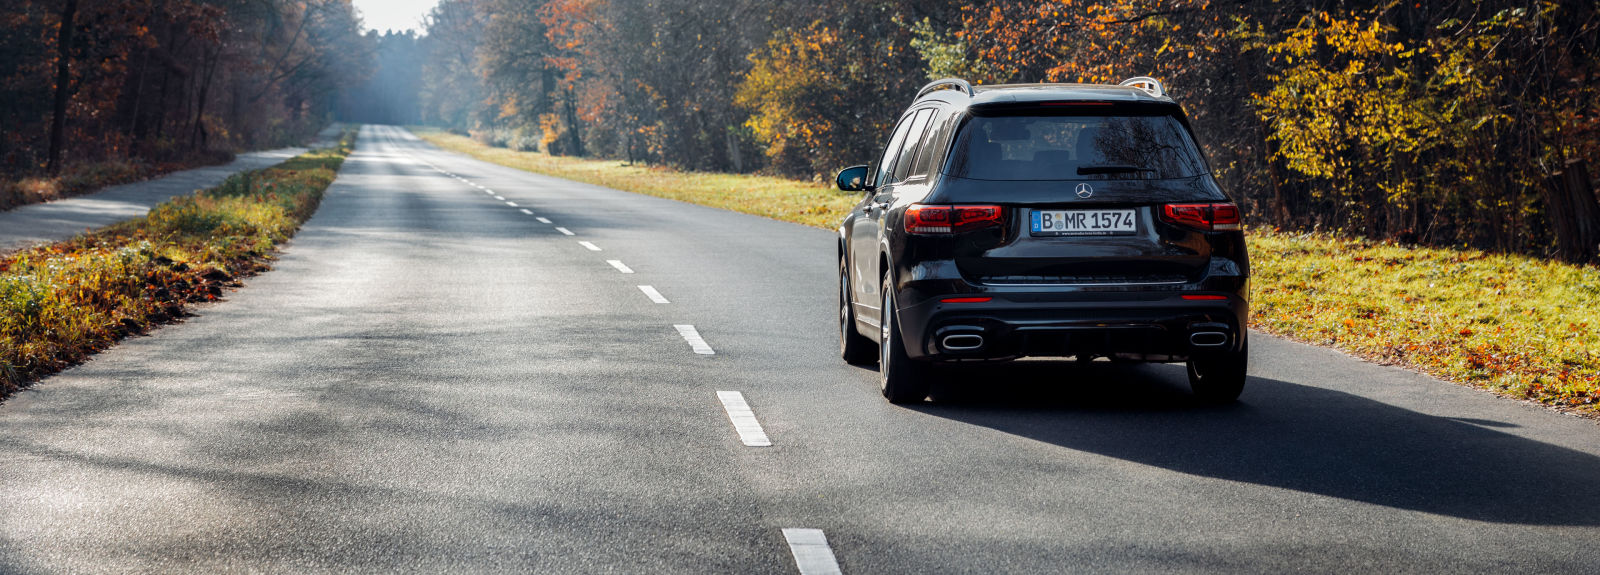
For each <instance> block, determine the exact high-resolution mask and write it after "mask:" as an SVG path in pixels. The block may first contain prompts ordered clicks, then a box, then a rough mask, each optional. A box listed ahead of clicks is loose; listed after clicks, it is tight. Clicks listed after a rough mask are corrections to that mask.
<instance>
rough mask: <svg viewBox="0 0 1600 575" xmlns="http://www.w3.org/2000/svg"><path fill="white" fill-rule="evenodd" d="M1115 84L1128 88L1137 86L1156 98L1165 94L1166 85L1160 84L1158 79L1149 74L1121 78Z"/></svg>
mask: <svg viewBox="0 0 1600 575" xmlns="http://www.w3.org/2000/svg"><path fill="white" fill-rule="evenodd" d="M1117 85H1118V86H1127V87H1129V88H1138V89H1140V90H1144V91H1145V92H1148V93H1149V94H1150V95H1151V96H1155V97H1157V98H1160V97H1162V96H1165V95H1167V88H1166V86H1162V85H1161V82H1160V81H1158V80H1156V79H1155V78H1151V77H1149V76H1134V77H1132V78H1128V79H1126V80H1123V81H1122V82H1121V83H1119V84H1117Z"/></svg>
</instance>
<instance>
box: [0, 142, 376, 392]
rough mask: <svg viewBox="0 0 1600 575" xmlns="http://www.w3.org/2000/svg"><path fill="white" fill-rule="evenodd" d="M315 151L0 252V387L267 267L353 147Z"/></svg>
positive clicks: (49, 369)
mask: <svg viewBox="0 0 1600 575" xmlns="http://www.w3.org/2000/svg"><path fill="white" fill-rule="evenodd" d="M355 134H356V132H355V130H354V129H347V130H346V131H345V133H344V135H343V137H342V138H341V140H340V144H339V145H338V146H337V147H334V148H329V149H323V150H316V151H312V152H308V153H305V154H301V155H299V156H296V157H294V158H291V159H289V160H287V161H285V162H283V163H281V164H278V165H276V166H273V167H271V168H266V169H262V170H253V171H249V172H242V173H240V174H236V175H234V176H232V177H229V178H228V179H227V180H226V181H224V182H223V183H222V184H221V185H219V186H217V187H215V188H211V189H208V190H201V191H199V192H196V193H195V194H193V195H189V196H182V197H177V198H173V199H171V200H169V201H167V202H165V203H162V204H160V205H157V206H156V207H155V208H152V209H151V210H150V212H149V213H148V214H147V215H145V217H142V218H136V219H133V220H129V221H126V222H122V223H119V224H115V225H112V226H108V227H105V228H102V229H100V230H96V231H93V232H90V233H86V234H84V235H81V236H78V237H76V238H74V239H71V240H68V241H65V242H60V243H56V244H52V245H47V246H40V247H37V248H33V249H28V250H24V251H21V252H17V253H15V254H12V255H10V256H7V257H5V258H4V259H0V396H4V395H6V394H9V393H11V392H13V391H15V390H17V389H19V388H20V387H21V386H23V385H25V384H27V383H28V382H31V381H35V380H37V379H38V378H40V377H43V376H46V375H49V374H52V373H55V372H58V371H60V370H62V369H64V368H66V367H68V366H71V365H73V364H75V363H77V362H80V361H82V360H83V359H84V358H86V357H88V356H89V355H90V354H93V353H95V352H98V351H100V350H103V349H105V348H107V347H110V346H111V345H112V344H114V343H116V341H117V340H119V339H121V338H123V337H126V336H128V335H130V334H135V333H142V332H144V331H145V330H147V329H149V328H150V327H151V326H153V325H157V324H160V323H165V322H170V321H172V320H173V319H175V318H177V317H180V316H181V315H183V313H184V312H183V307H184V304H185V303H190V302H201V301H209V300H214V299H216V298H217V297H218V296H220V295H221V294H222V289H223V288H224V287H229V286H235V285H238V284H237V281H236V280H237V278H240V277H243V276H248V275H252V274H255V273H258V272H260V271H262V270H265V269H267V267H268V265H267V262H268V261H269V260H270V259H271V258H272V253H273V248H274V247H275V246H276V245H278V244H279V243H282V242H284V241H285V240H288V239H289V237H290V236H292V235H294V233H295V231H296V230H298V229H299V228H300V224H302V223H304V222H305V221H306V220H307V219H309V218H310V217H311V214H312V213H314V212H316V210H317V205H318V204H319V203H320V202H321V200H322V192H323V190H326V189H327V187H328V185H329V184H332V183H333V179H334V177H336V176H337V175H338V172H339V167H340V166H341V165H342V164H343V163H344V159H345V157H346V156H348V155H349V154H350V152H351V150H353V149H354V145H355Z"/></svg>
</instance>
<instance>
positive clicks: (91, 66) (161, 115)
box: [0, 0, 371, 203]
mask: <svg viewBox="0 0 1600 575" xmlns="http://www.w3.org/2000/svg"><path fill="white" fill-rule="evenodd" d="M62 40H66V41H67V43H66V44H64V45H63V44H62ZM370 52H371V50H370V47H369V46H368V45H367V43H366V42H365V41H364V39H363V38H362V37H361V36H360V35H359V21H358V20H357V19H356V16H355V12H354V10H353V9H352V8H351V6H350V4H349V3H348V1H346V0H253V1H234V0H10V1H7V2H5V3H3V4H0V193H4V195H5V196H6V197H5V198H0V203H18V202H20V201H26V200H31V199H38V198H43V199H49V198H50V197H59V196H63V195H71V194H72V193H76V192H79V191H84V190H85V189H92V188H93V187H95V186H96V185H105V184H108V183H116V182H118V181H126V180H128V179H133V178H137V177H146V176H149V175H152V174H154V173H158V172H160V171H164V170H167V169H171V168H176V167H183V166H187V165H192V164H195V163H203V162H214V161H220V160H222V159H226V158H227V157H228V152H230V151H233V150H241V149H252V148H262V147H277V146H282V145H289V144H295V143H300V142H302V141H303V140H305V139H306V137H307V136H309V135H310V134H312V133H315V132H316V131H317V130H318V129H320V128H321V127H322V126H324V125H326V124H327V122H328V121H329V119H330V117H329V116H330V114H331V113H332V110H333V104H334V102H335V100H336V98H337V96H338V94H339V93H340V92H341V90H343V89H344V88H345V87H347V86H348V85H350V84H351V83H353V82H355V81H358V80H360V78H361V77H362V76H364V75H365V74H366V73H367V71H368V68H369V65H370ZM59 79H65V82H59V81H58V80H59ZM58 103H59V104H60V106H61V109H62V113H61V114H57V113H56V109H55V108H56V106H57V104H58ZM58 118H59V119H60V122H59V123H57V121H56V120H57V119H58ZM30 181H31V182H32V183H29V182H30ZM80 182H81V183H84V184H85V185H79V183H80Z"/></svg>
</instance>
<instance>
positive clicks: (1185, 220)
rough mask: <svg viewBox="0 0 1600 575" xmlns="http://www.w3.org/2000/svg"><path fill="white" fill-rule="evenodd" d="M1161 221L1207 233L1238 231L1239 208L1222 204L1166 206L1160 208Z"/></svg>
mask: <svg viewBox="0 0 1600 575" xmlns="http://www.w3.org/2000/svg"><path fill="white" fill-rule="evenodd" d="M1161 219H1162V220H1165V221H1166V222H1167V223H1169V224H1177V225H1180V226H1184V227H1188V228H1194V229H1197V230H1202V231H1207V232H1226V231H1232V230H1237V229H1239V206H1235V205H1233V204H1229V203H1223V204H1167V205H1165V206H1161Z"/></svg>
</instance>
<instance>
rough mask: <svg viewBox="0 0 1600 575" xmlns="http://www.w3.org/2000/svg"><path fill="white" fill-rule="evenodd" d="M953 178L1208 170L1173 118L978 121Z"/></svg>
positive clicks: (1178, 174) (955, 161) (1158, 175)
mask: <svg viewBox="0 0 1600 575" xmlns="http://www.w3.org/2000/svg"><path fill="white" fill-rule="evenodd" d="M955 150H956V151H955V152H954V153H955V156H954V157H952V158H951V162H950V168H949V169H950V175H952V176H956V177H961V178H970V179H974V180H1107V179H1140V180H1149V179H1168V178H1187V177H1192V176H1197V175H1200V174H1203V173H1205V172H1206V167H1205V162H1204V161H1203V160H1201V157H1200V151H1199V150H1198V149H1197V148H1196V146H1195V144H1194V140H1193V139H1191V138H1190V137H1189V132H1188V130H1185V129H1184V127H1183V124H1181V123H1179V122H1178V120H1177V118H1173V117H1171V116H974V117H972V119H971V120H969V121H968V122H967V124H966V126H964V127H963V128H962V129H961V134H960V136H959V137H958V141H957V142H956V145H955Z"/></svg>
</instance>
